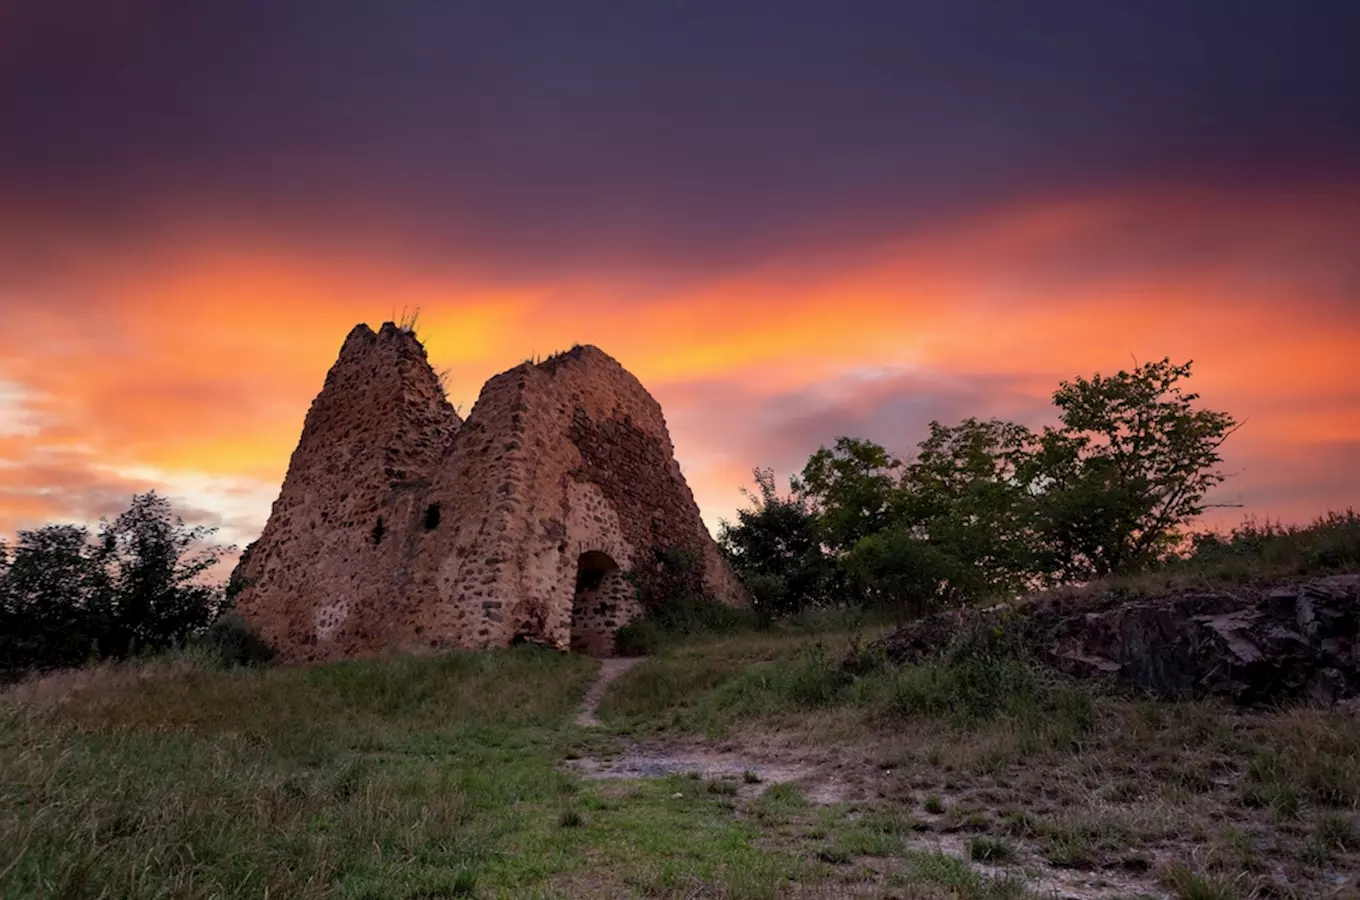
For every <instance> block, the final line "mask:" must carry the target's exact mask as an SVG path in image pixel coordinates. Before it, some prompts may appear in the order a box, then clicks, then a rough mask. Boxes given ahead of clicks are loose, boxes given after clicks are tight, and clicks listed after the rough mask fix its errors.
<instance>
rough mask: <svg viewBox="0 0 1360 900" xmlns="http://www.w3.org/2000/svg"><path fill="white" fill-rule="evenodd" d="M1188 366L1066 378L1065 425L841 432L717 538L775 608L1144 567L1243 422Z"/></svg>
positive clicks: (1061, 398)
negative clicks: (1205, 391)
mask: <svg viewBox="0 0 1360 900" xmlns="http://www.w3.org/2000/svg"><path fill="white" fill-rule="evenodd" d="M1190 371H1191V370H1190V364H1189V363H1185V364H1183V365H1177V364H1173V363H1172V362H1171V361H1170V360H1169V359H1166V360H1161V361H1159V362H1152V363H1146V364H1144V365H1141V366H1138V367H1136V368H1135V369H1134V370H1133V371H1132V372H1126V371H1121V372H1117V373H1116V374H1115V375H1113V376H1108V377H1104V376H1101V375H1095V376H1093V377H1091V378H1090V379H1086V378H1077V379H1075V380H1073V381H1070V382H1063V383H1062V384H1061V385H1059V387H1058V389H1057V391H1055V392H1054V394H1053V403H1054V406H1055V407H1056V410H1057V416H1058V421H1059V424H1058V426H1056V427H1048V428H1045V429H1044V430H1043V431H1042V432H1037V433H1036V432H1033V431H1031V430H1030V429H1028V428H1026V427H1024V426H1022V425H1018V424H1015V423H1011V422H1002V421H999V420H990V421H982V420H979V419H966V420H964V421H963V422H961V423H959V424H958V425H953V426H945V425H942V424H940V423H939V422H932V423H931V425H930V434H929V436H928V437H926V439H925V440H923V441H922V442H921V443H920V444H919V445H918V446H917V449H916V454H915V457H914V459H913V460H911V461H910V462H903V461H902V460H899V459H897V458H895V457H894V456H892V455H891V454H890V453H889V452H888V451H887V450H885V449H884V448H883V447H880V446H878V445H877V444H874V443H872V442H870V441H866V440H862V439H858V438H851V437H842V438H839V439H838V440H837V441H836V443H835V445H834V446H833V447H832V448H830V449H828V448H825V447H824V448H822V449H820V450H818V451H817V452H816V453H814V454H812V456H811V458H809V460H808V462H807V465H806V466H805V467H804V468H803V471H802V472H801V473H800V474H799V475H798V476H797V477H795V478H793V479H791V481H790V485H791V488H792V493H791V494H790V495H788V496H781V495H780V494H779V492H778V490H777V488H776V486H775V481H774V475H773V473H772V472H771V471H770V470H757V471H756V473H755V479H756V488H757V490H756V491H755V492H752V493H749V494H748V496H749V497H750V499H751V501H752V506H751V508H749V509H744V510H741V511H740V512H739V513H738V515H737V521H736V522H735V523H727V524H725V525H724V527H723V530H722V534H721V541H722V543H723V545H724V547H725V549H726V550H727V553H728V555H729V557H730V558H731V560H732V562H733V565H734V566H736V568H737V569H738V571H739V572H740V573H741V575H742V577H743V579H744V580H745V581H746V583H747V585H748V587H749V588H750V590H751V592H752V594H753V596H754V597H755V600H756V604H757V606H758V607H760V608H761V609H763V610H765V611H766V612H767V613H768V614H770V615H783V614H788V613H791V612H796V611H797V610H799V609H802V608H804V607H807V606H834V605H839V604H843V603H858V604H869V605H880V606H888V607H892V608H896V609H898V610H900V611H902V612H906V613H909V614H914V615H915V614H921V613H924V612H928V611H930V610H932V609H935V608H938V607H941V606H951V605H957V604H960V603H966V602H972V601H976V600H980V599H986V598H992V597H1009V596H1014V595H1016V594H1018V593H1021V592H1023V591H1025V590H1028V589H1032V588H1036V587H1042V586H1046V585H1053V584H1060V583H1067V582H1072V581H1086V580H1090V579H1093V578H1106V577H1110V576H1122V575H1130V574H1136V573H1139V572H1145V571H1147V570H1149V569H1151V568H1155V567H1157V566H1159V565H1161V564H1163V563H1165V562H1166V561H1167V560H1169V559H1171V558H1173V557H1175V556H1176V555H1177V552H1178V551H1179V550H1180V549H1181V548H1182V546H1183V544H1184V541H1185V540H1186V537H1187V535H1186V531H1185V529H1186V526H1187V525H1189V524H1190V523H1191V522H1193V520H1194V519H1195V518H1196V517H1197V516H1198V515H1199V514H1200V513H1201V512H1202V511H1203V510H1204V503H1205V500H1204V498H1205V495H1206V494H1207V493H1208V491H1209V490H1210V489H1211V488H1212V487H1214V486H1215V485H1217V484H1219V483H1220V482H1221V481H1223V479H1224V478H1225V476H1224V474H1223V473H1222V472H1220V471H1218V469H1217V466H1218V464H1219V463H1220V461H1221V460H1220V456H1219V452H1218V451H1219V448H1220V447H1221V446H1222V444H1223V442H1224V441H1225V440H1226V439H1227V437H1228V436H1229V435H1230V434H1232V432H1233V431H1234V430H1235V429H1236V427H1237V423H1236V422H1235V421H1234V419H1233V418H1232V416H1230V415H1228V414H1227V413H1223V412H1217V411H1214V410H1207V409H1201V408H1198V406H1197V401H1198V399H1199V397H1198V395H1197V394H1194V393H1190V392H1188V391H1186V390H1185V389H1184V387H1183V384H1182V383H1183V382H1184V381H1185V380H1186V379H1188V378H1189V377H1190Z"/></svg>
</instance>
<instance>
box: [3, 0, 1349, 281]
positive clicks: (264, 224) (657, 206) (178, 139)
mask: <svg viewBox="0 0 1360 900" xmlns="http://www.w3.org/2000/svg"><path fill="white" fill-rule="evenodd" d="M1357 36H1360V5H1358V4H1354V3H1350V2H1330V0H1312V2H1309V3H1288V2H1284V0H1275V2H1265V0H1261V2H1255V0H1252V2H1249V0H1237V2H1222V0H1213V2H1209V0H1146V2H1133V0H1125V2H1101V3H1093V2H1089V0H1031V2H1026V3H1014V2H1009V0H995V2H983V0H966V2H964V0H956V2H949V3H920V2H904V0H895V2H882V3H864V2H861V3H833V2H792V0H784V2H736V0H721V2H717V0H715V2H684V3H681V2H650V3H612V2H610V3H603V2H596V3H581V2H576V3H562V2H556V0H554V2H543V3H523V2H505V3H457V4H454V3H445V2H404V3H393V2H376V0H375V2H371V3H364V2H354V0H325V2H321V0H291V2H286V3H280V2H272V0H271V2H261V0H233V2H222V3H211V4H210V3H178V2H153V0H141V2H137V0H108V2H103V3H94V2H73V0H19V2H18V3H17V5H15V4H10V6H9V7H8V8H7V11H0V129H3V130H2V131H0V200H6V201H7V202H8V204H9V205H10V208H11V209H16V208H17V209H20V210H25V211H26V212H27V213H28V214H29V215H30V216H32V219H33V221H35V222H42V223H44V224H45V226H46V227H48V228H50V229H52V231H53V232H54V233H60V234H66V233H67V231H66V229H68V228H70V227H72V224H71V223H76V222H79V223H81V224H82V227H84V228H86V229H90V228H92V227H99V226H106V227H108V228H110V229H111V230H116V231H117V232H119V233H121V234H138V235H146V234H149V235H153V236H154V235H157V234H171V233H174V232H176V231H177V230H178V229H180V228H182V227H183V226H184V224H185V222H186V221H189V222H194V221H199V220H208V221H211V222H226V223H229V224H231V225H233V226H235V227H245V228H261V229H264V228H270V229H279V230H282V231H284V232H287V233H306V234H310V235H313V236H315V235H316V234H317V233H318V232H320V233H324V235H325V237H326V239H328V240H335V241H339V242H342V243H343V242H345V241H357V242H364V241H381V242H383V244H384V246H386V247H389V248H395V249H396V250H397V251H399V252H410V253H415V254H422V255H429V256H434V257H440V256H442V257H446V258H450V257H451V258H457V259H459V260H462V261H464V262H466V263H470V264H481V265H485V266H486V267H488V268H490V269H495V268H497V267H501V266H506V265H512V266H521V267H529V268H531V269H536V270H561V269H562V268H564V267H569V266H571V265H577V264H579V265H583V266H592V265H595V266H598V265H609V264H618V263H620V262H622V261H630V262H632V263H635V264H639V265H664V266H667V267H682V268H692V267H704V268H710V269H711V268H712V267H715V266H720V265H723V264H725V263H742V262H745V261H748V260H750V259H751V258H753V257H756V256H758V255H760V254H761V253H763V252H767V251H769V250H770V249H771V248H774V247H781V248H788V247H790V246H808V247H826V246H834V245H838V244H844V243H853V242H856V241H860V240H865V239H869V238H871V237H872V236H873V235H874V234H876V233H878V232H879V231H880V230H886V229H901V228H904V227H911V226H913V225H917V224H920V223H921V222H922V221H924V220H925V219H926V218H927V217H933V216H937V215H941V214H947V213H949V212H952V211H956V210H961V209H966V208H968V207H969V206H971V205H973V204H975V203H980V202H983V201H984V200H985V201H986V202H995V201H998V200H1004V199H1005V198H1006V197H1007V196H1012V197H1016V196H1023V195H1026V194H1033V193H1043V192H1046V191H1052V190H1067V189H1075V188H1080V187H1081V186H1083V185H1090V184H1098V185H1102V186H1104V185H1109V184H1112V183H1113V184H1119V183H1125V182H1138V181H1140V180H1148V179H1162V178H1168V179H1181V180H1206V179H1228V180H1230V181H1231V180H1232V179H1234V178H1242V179H1248V178H1250V179H1259V176H1260V175H1261V174H1263V173H1265V174H1268V175H1269V176H1270V177H1272V178H1276V179H1297V178H1304V177H1306V178H1324V179H1325V178H1328V177H1331V176H1334V175H1336V174H1337V173H1338V172H1341V171H1342V170H1343V169H1344V168H1345V167H1346V166H1347V165H1349V163H1347V162H1346V161H1347V160H1350V159H1360V99H1357V98H1360V64H1357V63H1356V62H1355V60H1357V59H1360V37H1357Z"/></svg>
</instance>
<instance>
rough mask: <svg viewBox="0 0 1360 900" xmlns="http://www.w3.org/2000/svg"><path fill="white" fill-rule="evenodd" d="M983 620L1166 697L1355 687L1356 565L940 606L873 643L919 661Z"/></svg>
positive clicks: (1309, 693) (1335, 695) (1070, 661)
mask: <svg viewBox="0 0 1360 900" xmlns="http://www.w3.org/2000/svg"><path fill="white" fill-rule="evenodd" d="M979 628H982V629H983V630H985V631H987V632H995V633H1000V632H1002V631H1004V632H1006V633H1009V634H1010V635H1011V636H1012V637H1013V638H1014V639H1015V641H1016V642H1017V643H1018V644H1020V645H1022V646H1025V647H1026V648H1028V650H1029V651H1030V652H1032V653H1033V654H1034V655H1035V657H1036V658H1038V659H1039V660H1041V661H1043V662H1045V663H1047V664H1048V665H1050V666H1052V667H1054V668H1056V669H1059V670H1061V671H1063V672H1065V673H1067V674H1069V675H1073V676H1076V677H1079V678H1100V679H1110V680H1113V681H1116V682H1119V683H1122V684H1124V685H1126V686H1128V687H1131V688H1135V689H1138V690H1141V691H1145V692H1147V693H1150V694H1153V695H1155V696H1159V697H1163V698H1167V699H1176V698H1186V697H1208V696H1213V697H1221V698H1224V699H1227V700H1230V701H1232V702H1234V703H1238V704H1242V705H1248V706H1255V705H1269V704H1275V703H1280V702H1283V701H1289V700H1311V701H1313V702H1316V703H1319V704H1324V705H1327V704H1333V703H1338V702H1341V701H1346V700H1349V699H1352V698H1355V697H1357V696H1360V575H1335V576H1328V577H1323V578H1313V579H1307V580H1302V581H1297V582H1293V583H1288V584H1279V585H1274V586H1270V587H1264V588H1263V587H1254V586H1248V585H1241V586H1234V587H1233V588H1232V589H1231V590H1227V589H1222V590H1213V589H1204V590H1185V591H1178V592H1173V593H1169V594H1166V595H1164V596H1157V597H1145V598H1137V599H1131V598H1126V597H1120V596H1118V595H1116V594H1107V595H1104V596H1097V597H1094V598H1083V597H1057V598H1047V599H1042V600H1038V601H1035V602H1032V603H1027V604H1020V605H1017V606H1015V607H1009V606H1002V607H994V608H992V609H988V610H975V611H950V612H943V613H937V614H935V615H932V616H927V617H926V618H924V619H920V620H918V621H916V622H911V623H908V624H907V625H904V626H903V627H901V628H899V629H898V630H897V631H895V632H893V633H892V634H890V635H888V636H887V637H885V638H883V639H881V640H880V641H878V642H877V643H876V644H875V645H874V648H875V649H876V650H878V651H880V652H882V653H884V654H885V656H886V657H887V658H888V659H889V660H890V661H891V662H894V663H899V664H900V663H907V662H916V661H919V660H922V659H927V658H930V657H932V656H935V655H938V654H940V653H941V652H944V651H946V650H947V649H948V648H949V647H950V645H951V644H952V642H953V641H954V640H955V639H956V638H957V636H959V635H961V634H965V633H968V632H969V631H970V630H972V631H973V632H976V631H977V629H979Z"/></svg>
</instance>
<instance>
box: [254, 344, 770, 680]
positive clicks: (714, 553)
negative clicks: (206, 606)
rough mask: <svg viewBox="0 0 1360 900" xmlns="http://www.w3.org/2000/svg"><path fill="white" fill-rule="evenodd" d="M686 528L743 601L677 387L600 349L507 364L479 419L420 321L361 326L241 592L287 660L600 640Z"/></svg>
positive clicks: (297, 456) (732, 594)
mask: <svg viewBox="0 0 1360 900" xmlns="http://www.w3.org/2000/svg"><path fill="white" fill-rule="evenodd" d="M677 548H678V549H682V550H685V551H688V552H689V553H691V554H693V555H694V556H695V557H696V558H697V559H699V560H702V562H703V565H704V570H705V580H706V586H707V589H708V591H709V593H710V594H712V595H713V596H714V597H716V598H717V599H719V600H721V601H723V602H727V603H731V604H737V603H741V602H744V599H745V598H744V594H743V592H742V590H741V587H740V585H739V584H738V583H737V581H736V579H735V577H734V576H733V574H732V573H731V571H730V569H729V568H728V567H727V565H726V563H725V562H724V560H723V559H722V556H721V554H720V553H719V551H718V548H717V545H716V544H715V543H714V542H713V539H712V537H711V536H710V535H709V534H708V531H707V529H706V528H705V527H704V525H703V522H702V521H701V519H700V517H699V509H698V506H697V505H696V504H695V502H694V497H693V495H692V494H691V492H690V490H689V487H688V486H687V485H686V483H685V479H684V476H683V474H682V473H681V471H680V467H679V464H678V463H677V462H676V461H675V458H674V448H673V447H672V445H671V441H670V436H669V434H668V432H667V429H666V423H665V419H664V417H663V416H662V413H661V407H660V405H659V404H657V402H656V401H655V400H654V399H653V398H652V396H651V395H650V394H648V393H647V391H646V390H645V389H644V388H643V387H642V385H641V384H640V383H639V382H638V381H637V379H636V378H634V377H633V376H632V375H630V374H629V373H628V372H627V371H626V370H625V369H624V368H623V367H622V366H620V365H619V364H618V363H617V362H616V361H615V360H613V359H612V358H610V357H609V356H608V355H607V354H605V353H604V352H603V351H601V350H599V349H597V348H595V347H589V346H586V347H576V348H573V349H572V350H571V351H569V352H567V353H564V354H560V355H558V356H556V357H553V358H552V359H550V360H548V361H546V362H544V363H541V364H537V365H536V364H532V363H524V364H523V365H520V366H517V367H515V368H513V369H511V370H509V371H507V372H504V373H502V374H501V375H498V376H496V377H495V378H492V379H491V380H490V381H488V382H487V383H486V385H485V386H484V387H483V388H482V391H481V394H480V396H479V397H478V400H477V403H476V405H475V406H474V407H473V409H472V412H471V414H470V415H469V416H468V419H467V421H466V422H463V421H461V420H459V418H458V416H457V415H456V414H455V413H454V411H453V409H452V408H451V407H450V406H449V405H448V403H447V401H445V399H444V396H443V392H442V390H441V389H440V386H439V383H438V379H437V378H436V376H435V375H434V373H433V371H431V369H430V367H429V364H428V362H427V361H426V358H425V351H424V348H423V347H421V345H420V342H419V341H418V340H416V338H415V337H414V335H413V334H411V333H410V332H409V331H406V330H403V329H401V328H398V327H396V326H395V325H393V324H391V323H388V324H386V325H384V326H383V327H382V329H381V330H380V331H378V332H377V333H374V332H373V331H371V330H370V329H368V328H367V327H366V326H359V327H357V328H355V329H354V331H353V332H351V334H350V336H349V338H348V339H347V340H346V341H345V345H344V347H343V348H342V350H341V353H340V357H339V359H338V360H337V361H336V363H335V366H334V367H333V368H332V369H331V372H330V374H329V375H327V378H326V384H325V387H324V388H323V390H322V391H321V394H320V395H319V396H318V397H317V398H316V400H315V401H314V402H313V404H312V408H311V410H310V412H309V413H308V415H307V420H306V422H305V424H304V426H303V432H302V437H301V440H300V441H299V443H298V447H297V450H296V451H295V452H294V454H293V458H292V461H291V463H290V465H289V469H288V475H287V477H286V478H285V480H284V484H283V489H282V491H281V493H280V496H279V499H278V501H277V502H276V503H275V504H274V509H273V512H272V513H271V515H270V518H269V522H268V524H267V525H266V526H265V529H264V532H263V533H262V534H261V536H260V539H259V540H258V541H257V542H255V544H253V545H252V546H251V547H250V548H249V550H248V552H247V553H246V554H244V555H243V557H242V561H241V565H240V567H239V570H238V575H237V578H236V580H237V581H238V582H239V583H240V584H243V585H244V588H243V589H242V590H241V593H240V594H239V595H238V599H237V607H238V609H239V610H240V611H241V613H242V614H243V615H244V616H245V618H246V619H247V620H248V621H250V622H251V623H252V624H254V625H255V626H256V627H257V628H258V629H259V630H260V631H261V633H262V634H263V635H264V637H265V638H266V639H267V640H269V641H270V642H271V643H272V644H274V645H275V646H276V647H277V648H278V649H279V651H280V654H281V656H282V658H283V659H285V660H287V661H311V660H322V659H334V658H341V657H352V656H371V655H375V654H379V653H383V652H387V651H393V650H418V649H423V650H431V649H434V650H437V649H443V648H454V647H458V648H485V647H499V646H505V645H507V644H510V643H512V642H514V641H516V640H527V641H532V642H536V643H542V644H547V645H550V646H554V647H559V648H562V649H567V648H569V647H575V648H577V649H581V650H585V651H588V652H592V653H596V654H601V655H603V654H608V653H609V652H610V651H611V649H612V641H613V633H614V631H615V630H616V629H617V628H618V627H620V626H621V625H623V624H625V623H626V622H627V621H628V620H629V619H631V618H632V617H634V616H636V615H637V614H638V613H639V612H640V607H639V605H638V602H637V599H636V596H635V594H634V592H633V590H632V583H631V581H630V580H629V578H628V577H627V574H628V573H629V572H630V571H633V570H645V569H647V568H648V567H650V566H656V565H659V560H661V559H662V557H663V555H664V554H665V553H666V552H667V551H670V550H673V549H677Z"/></svg>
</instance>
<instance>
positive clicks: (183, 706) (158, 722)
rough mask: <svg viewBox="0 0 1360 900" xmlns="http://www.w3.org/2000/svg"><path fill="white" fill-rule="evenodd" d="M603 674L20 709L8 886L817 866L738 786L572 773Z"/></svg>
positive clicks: (357, 667)
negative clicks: (592, 693)
mask: <svg viewBox="0 0 1360 900" xmlns="http://www.w3.org/2000/svg"><path fill="white" fill-rule="evenodd" d="M594 669H595V664H594V663H593V662H592V661H590V660H587V659H583V658H580V657H575V656H566V655H561V654H556V653H550V652H546V651H538V650H533V649H527V648H526V649H517V650H514V651H506V652H501V653H483V654H456V655H448V656H442V657H428V658H419V659H417V658H409V659H394V660H389V661H384V662H371V663H344V664H336V665H330V666H324V667H316V668H308V669H271V670H259V671H244V670H243V671H237V672H220V671H216V672H214V671H204V670H192V669H190V670H186V669H183V668H179V669H176V670H175V671H174V673H173V676H169V677H162V676H149V677H143V678H123V677H111V678H109V679H108V683H107V684H106V685H104V686H100V685H90V684H82V685H81V686H80V687H79V688H78V689H76V690H74V691H73V692H69V693H66V694H65V695H63V697H62V699H60V700H59V701H57V702H55V703H45V704H43V705H35V704H33V703H31V702H30V703H21V702H17V701H16V700H15V699H14V698H13V697H11V698H7V699H5V700H0V896H4V897H6V898H11V897H14V898H21V897H44V898H46V897H53V898H80V897H97V896H115V897H174V898H198V897H202V898H208V897H222V896H275V897H297V898H323V897H324V898H332V897H339V898H380V897H381V898H387V897H394V898H402V897H407V898H433V897H463V896H477V897H494V896H500V897H534V896H540V897H549V896H562V897H571V896H590V895H597V896H630V895H641V896H678V895H682V894H684V893H686V892H689V891H692V890H694V889H695V888H696V887H703V888H705V889H706V890H709V891H711V892H712V893H713V895H715V896H727V897H766V896H777V895H778V891H779V890H780V886H781V885H782V884H784V883H785V881H786V880H787V876H788V873H792V874H793V875H794V876H798V875H799V874H800V873H801V872H802V868H801V864H800V863H799V862H798V860H797V859H795V858H793V857H792V856H790V855H788V854H785V853H783V852H781V851H777V850H772V849H762V848H760V847H758V846H757V845H756V842H755V836H756V834H757V831H758V828H757V826H756V825H755V824H753V823H752V822H749V821H743V820H741V819H739V818H738V817H736V816H735V815H733V814H732V812H731V811H729V810H726V809H723V808H722V806H721V805H720V804H721V802H722V801H724V800H726V799H729V798H728V797H727V796H725V795H723V794H713V793H710V792H708V791H706V790H694V789H691V788H682V787H677V785H679V784H680V783H681V781H682V780H681V779H674V780H671V781H666V782H646V783H642V784H641V786H639V787H638V788H637V789H636V790H634V791H631V792H629V793H627V794H625V795H623V796H616V795H615V794H614V793H613V792H612V791H611V787H612V786H609V785H605V784H603V783H598V782H581V781H579V780H577V779H576V778H574V777H572V776H570V775H568V774H566V773H564V772H563V771H562V770H561V768H560V764H561V762H562V760H563V758H564V757H565V755H566V750H567V747H568V746H570V745H571V744H572V743H573V741H574V740H575V739H576V737H577V731H576V729H575V726H572V725H570V724H569V723H570V717H571V714H572V712H573V711H574V709H575V706H576V704H577V703H578V702H579V700H580V697H581V695H582V694H583V692H584V690H585V688H586V686H587V684H588V683H589V681H590V680H591V678H592V677H593V674H594ZM27 696H28V697H29V698H32V697H34V696H37V695H36V694H34V692H32V691H30V692H29V694H28V695H27ZM684 783H685V784H689V782H687V781H686V782H684ZM700 785H701V786H702V783H700ZM677 792H680V793H682V794H683V797H682V799H678V800H677V799H672V795H673V794H675V793H677ZM586 811H588V814H587V812H586ZM809 877H810V876H809Z"/></svg>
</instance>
